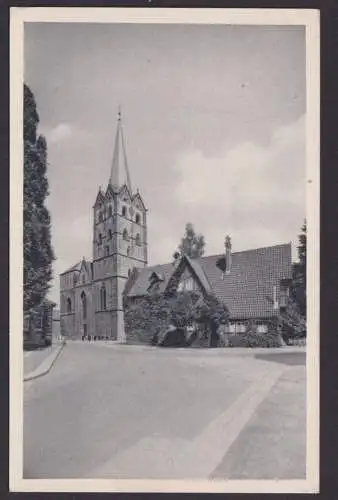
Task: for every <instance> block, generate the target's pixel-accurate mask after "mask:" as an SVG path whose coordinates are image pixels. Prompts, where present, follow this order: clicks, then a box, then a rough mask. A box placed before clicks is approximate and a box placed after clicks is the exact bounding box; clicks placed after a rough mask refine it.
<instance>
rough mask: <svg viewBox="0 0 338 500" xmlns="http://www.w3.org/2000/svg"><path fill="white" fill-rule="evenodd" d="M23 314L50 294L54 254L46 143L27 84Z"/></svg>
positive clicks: (25, 96) (25, 94) (25, 98)
mask: <svg viewBox="0 0 338 500" xmlns="http://www.w3.org/2000/svg"><path fill="white" fill-rule="evenodd" d="M23 90H24V117H23V118H24V120H23V126H24V210H23V212H24V213H23V219H24V230H23V239H24V311H25V312H29V311H31V310H32V309H33V308H34V307H36V306H37V305H39V304H40V303H41V302H42V301H43V300H44V299H45V298H46V295H47V292H48V290H49V286H50V281H51V279H52V262H53V260H54V258H55V257H54V252H53V248H52V245H51V220H50V215H49V211H48V209H47V207H46V206H45V201H46V198H47V196H48V194H49V192H48V179H47V143H46V140H45V138H44V137H43V136H42V135H39V134H38V132H37V127H38V124H39V115H38V112H37V109H36V102H35V98H34V95H33V93H32V91H31V90H30V89H29V87H28V86H27V85H24V89H23Z"/></svg>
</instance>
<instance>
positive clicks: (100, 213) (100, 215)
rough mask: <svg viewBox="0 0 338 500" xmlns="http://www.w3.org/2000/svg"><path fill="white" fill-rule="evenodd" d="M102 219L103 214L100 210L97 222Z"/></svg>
mask: <svg viewBox="0 0 338 500" xmlns="http://www.w3.org/2000/svg"><path fill="white" fill-rule="evenodd" d="M102 220H103V214H102V212H101V211H100V212H99V222H102Z"/></svg>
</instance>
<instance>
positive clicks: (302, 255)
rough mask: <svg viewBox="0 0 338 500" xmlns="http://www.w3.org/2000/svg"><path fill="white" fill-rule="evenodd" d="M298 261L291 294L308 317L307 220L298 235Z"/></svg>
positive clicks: (294, 267)
mask: <svg viewBox="0 0 338 500" xmlns="http://www.w3.org/2000/svg"><path fill="white" fill-rule="evenodd" d="M298 241H299V243H298V247H297V249H298V262H295V263H294V265H293V280H292V287H291V295H292V298H293V299H294V301H295V302H296V303H297V305H298V307H299V310H300V313H301V314H302V315H303V316H304V317H306V221H304V224H303V226H302V228H301V232H300V234H299V236H298Z"/></svg>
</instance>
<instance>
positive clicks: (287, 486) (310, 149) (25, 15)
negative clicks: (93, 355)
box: [9, 7, 320, 493]
mask: <svg viewBox="0 0 338 500" xmlns="http://www.w3.org/2000/svg"><path fill="white" fill-rule="evenodd" d="M24 22H76V23H88V22H91V23H94V22H95V23H111V22H116V23H156V24H157V23H165V24H177V23H185V24H241V25H305V26H306V54H307V57H306V71H307V73H306V83H307V114H306V144H307V148H306V159H307V206H306V208H307V227H308V234H307V238H308V250H307V287H308V345H307V477H306V479H305V480H292V481H286V480H279V481H270V480H269V481H267V480H264V481H263V480H260V481H256V480H246V481H233V480H229V481H216V480H215V481H204V480H203V481H200V480H194V481H190V480H184V481H181V480H160V481H159V480H109V479H107V480H100V479H67V480H66V479H51V480H50V479H49V480H46V479H36V480H33V479H23V478H22V465H23V457H22V456H23V446H22V434H23V431H22V429H23V382H22V380H23V354H22V333H21V332H22V331H23V317H22V307H21V304H22V299H23V291H22V283H23V272H22V267H23V266H22V263H23V248H22V241H23V224H22V200H23V168H22V165H23V148H22V144H23V137H22V116H23V95H22V87H23V23H24ZM10 41H11V45H10V110H11V115H10V116H11V119H10V220H11V224H10V394H11V397H10V464H9V465H10V468H9V469H10V474H9V484H10V490H11V491H36V492H43V491H49V492H51V491H56V492H67V491H70V492H221V493H224V492H232V493H268V492H269V493H274V492H276V493H293V492H297V493H309V492H311V493H314V492H318V491H319V200H320V197H319V59H320V53H319V11H315V10H297V9H175V8H172V9H171V8H170V9H156V8H138V9H133V8H130V9H129V8H128V9H125V8H59V7H57V8H53V7H44V8H38V7H35V8H31V7H30V8H21V7H20V8H11V9H10Z"/></svg>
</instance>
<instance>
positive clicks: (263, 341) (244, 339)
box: [228, 322, 283, 347]
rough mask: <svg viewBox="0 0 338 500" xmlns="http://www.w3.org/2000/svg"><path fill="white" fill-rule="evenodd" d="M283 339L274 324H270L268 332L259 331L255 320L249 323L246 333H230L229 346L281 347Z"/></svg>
mask: <svg viewBox="0 0 338 500" xmlns="http://www.w3.org/2000/svg"><path fill="white" fill-rule="evenodd" d="M282 345H283V341H282V339H281V336H280V335H279V334H278V332H277V331H276V328H275V326H274V325H273V324H271V325H269V328H268V331H267V332H266V333H260V332H258V331H257V325H256V324H255V323H254V322H251V323H249V325H248V328H247V331H246V332H245V333H239V334H230V335H228V346H229V347H281V346H282Z"/></svg>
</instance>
